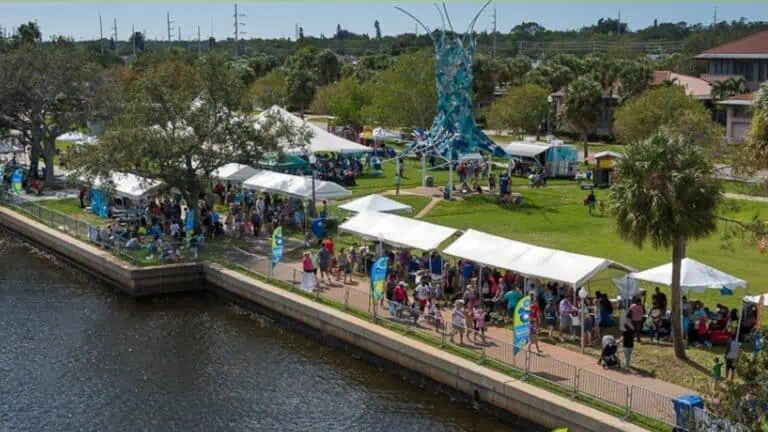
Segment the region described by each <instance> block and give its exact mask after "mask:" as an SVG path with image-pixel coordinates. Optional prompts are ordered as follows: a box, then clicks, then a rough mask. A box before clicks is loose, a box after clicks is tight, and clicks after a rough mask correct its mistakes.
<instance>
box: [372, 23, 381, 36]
mask: <svg viewBox="0 0 768 432" xmlns="http://www.w3.org/2000/svg"><path fill="white" fill-rule="evenodd" d="M373 27H374V28H375V29H376V39H377V40H381V26H380V25H379V20H376V21H374V23H373Z"/></svg>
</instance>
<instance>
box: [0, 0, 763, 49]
mask: <svg viewBox="0 0 768 432" xmlns="http://www.w3.org/2000/svg"><path fill="white" fill-rule="evenodd" d="M398 5H399V6H401V7H403V8H405V9H406V10H408V11H409V12H411V13H413V14H414V15H416V16H417V17H419V19H421V20H422V21H423V22H424V23H425V24H427V25H428V26H430V27H431V28H435V27H438V26H439V25H440V17H439V15H438V14H437V11H436V10H435V8H434V6H433V4H431V3H427V2H414V1H413V0H410V1H403V2H390V1H380V2H346V3H321V2H303V3H291V2H281V3H276V2H271V3H261V2H247V3H239V4H238V8H239V11H240V12H241V13H243V14H245V17H244V18H242V21H243V22H245V23H246V25H245V26H242V27H241V28H243V29H244V30H245V31H246V32H247V33H246V34H245V36H244V37H245V38H252V37H269V38H275V37H282V36H284V37H288V38H293V36H294V29H295V25H296V24H299V25H301V26H302V27H303V28H304V34H305V35H316V36H319V35H320V33H324V34H325V35H326V36H332V35H333V33H334V32H335V30H336V24H341V26H342V27H343V28H345V29H347V30H350V31H353V32H355V33H369V34H373V33H374V29H373V22H374V21H375V20H377V19H378V20H379V21H380V23H381V29H382V32H383V33H384V34H393V33H402V32H406V31H408V32H413V29H414V23H413V21H412V20H411V19H410V18H409V17H407V16H405V15H404V14H402V13H401V12H399V11H397V10H395V8H394V7H395V6H398ZM494 5H495V7H496V10H497V17H498V18H497V22H498V29H499V30H500V31H503V32H508V31H509V30H510V29H511V28H512V27H513V26H514V25H516V24H518V23H520V22H521V21H537V22H539V23H541V24H543V25H544V26H546V27H548V28H554V29H567V28H579V27H581V26H584V25H587V24H592V23H594V22H596V21H597V19H598V18H600V17H604V16H611V17H616V16H617V15H618V14H619V9H620V10H621V18H622V21H624V22H627V23H629V26H630V28H633V29H635V28H642V27H646V26H648V25H650V24H652V23H653V20H654V18H657V19H658V20H659V22H662V21H673V22H678V21H687V22H689V23H696V22H703V23H710V22H712V18H713V14H714V12H715V8H717V17H718V20H722V19H724V20H729V21H730V20H732V19H739V18H740V17H742V16H743V17H747V18H748V19H750V20H768V3H758V2H749V3H736V2H733V3H731V2H728V3H725V2H723V3H696V2H685V3H666V2H660V1H656V2H642V3H637V2H594V1H592V2H585V3H579V2H538V3H523V2H496V3H492V4H491V6H490V7H489V8H488V9H487V10H486V12H485V13H483V15H482V16H481V17H480V19H479V20H478V23H477V25H476V29H477V30H480V31H482V30H486V29H488V30H490V29H491V28H492V27H491V26H492V24H491V22H492V13H493V7H494ZM481 6H482V3H479V2H462V3H459V2H450V3H448V11H449V13H450V16H451V21H452V22H453V24H454V26H455V28H456V30H459V29H462V30H463V29H466V26H467V25H468V24H469V21H470V20H471V19H472V16H474V14H475V13H477V11H478V10H479V8H480V7H481ZM99 12H101V15H102V18H103V22H104V35H105V37H109V34H110V33H111V32H112V31H113V30H112V27H113V19H115V18H116V19H117V27H118V35H119V39H121V40H125V39H127V38H128V36H129V34H130V31H131V26H132V25H134V26H136V30H137V31H141V30H146V32H147V36H148V37H149V38H151V39H157V38H163V39H166V38H167V29H166V28H167V26H166V12H170V13H171V20H172V21H175V24H173V26H174V30H173V37H174V38H176V37H177V31H178V30H176V27H175V26H180V27H181V30H182V38H183V39H193V38H197V27H198V26H200V28H201V32H202V35H203V38H206V37H208V36H209V35H210V34H211V32H212V33H213V36H214V37H216V38H217V39H224V38H227V37H230V36H232V32H233V27H234V26H233V17H232V16H233V14H234V3H225V2H220V3H183V2H178V3H151V2H139V3H95V2H94V3H84V2H76V3H37V2H30V3H23V2H15V3H7V2H2V1H0V26H3V27H6V28H13V27H17V26H18V25H19V24H21V23H23V22H26V21H30V20H35V19H37V20H38V23H39V25H40V27H41V28H42V31H43V36H44V37H45V38H46V39H48V37H49V36H51V35H66V36H71V37H73V38H75V39H76V40H79V39H97V38H98V36H99ZM420 33H421V31H420Z"/></svg>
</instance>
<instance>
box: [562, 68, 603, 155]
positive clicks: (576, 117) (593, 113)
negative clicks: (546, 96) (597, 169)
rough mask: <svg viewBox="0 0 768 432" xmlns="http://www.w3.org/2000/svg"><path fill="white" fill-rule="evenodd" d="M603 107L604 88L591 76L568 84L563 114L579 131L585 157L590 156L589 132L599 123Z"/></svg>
mask: <svg viewBox="0 0 768 432" xmlns="http://www.w3.org/2000/svg"><path fill="white" fill-rule="evenodd" d="M602 107H603V91H602V88H601V87H600V84H599V83H598V82H597V81H595V80H594V79H592V78H591V77H589V76H582V77H579V78H577V79H576V80H575V81H574V82H572V83H571V85H569V86H568V89H567V90H566V92H565V104H564V107H563V115H564V116H565V119H566V121H568V123H570V124H571V125H572V126H573V127H574V128H576V130H578V131H579V135H580V136H581V140H582V141H583V142H584V159H586V158H587V157H588V156H589V133H590V132H592V130H593V129H594V128H595V126H596V125H597V120H598V119H599V118H600V114H601V111H602Z"/></svg>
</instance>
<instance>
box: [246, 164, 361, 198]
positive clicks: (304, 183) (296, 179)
mask: <svg viewBox="0 0 768 432" xmlns="http://www.w3.org/2000/svg"><path fill="white" fill-rule="evenodd" d="M243 187H244V188H245V189H252V190H257V191H262V192H269V193H276V194H279V195H287V196H291V197H295V198H299V199H302V200H311V199H312V178H311V177H302V176H295V175H290V174H282V173H278V172H274V171H267V170H260V171H257V172H256V174H255V175H253V176H251V177H250V178H248V179H247V180H245V181H244V182H243ZM350 195H352V192H350V191H349V190H347V189H345V188H343V187H342V186H339V185H338V184H336V183H333V182H329V181H323V180H315V198H316V199H318V200H324V199H339V198H344V197H348V196H350Z"/></svg>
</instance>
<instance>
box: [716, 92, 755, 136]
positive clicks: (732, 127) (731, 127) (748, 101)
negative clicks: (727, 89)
mask: <svg viewBox="0 0 768 432" xmlns="http://www.w3.org/2000/svg"><path fill="white" fill-rule="evenodd" d="M754 95H755V94H754V93H747V94H743V95H738V96H734V97H732V98H730V99H727V100H724V101H721V102H718V105H722V106H724V107H725V112H726V122H725V141H726V142H727V143H728V144H736V143H740V142H742V141H744V138H745V137H746V136H747V132H748V131H749V125H750V123H751V122H752V99H753V97H754Z"/></svg>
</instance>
